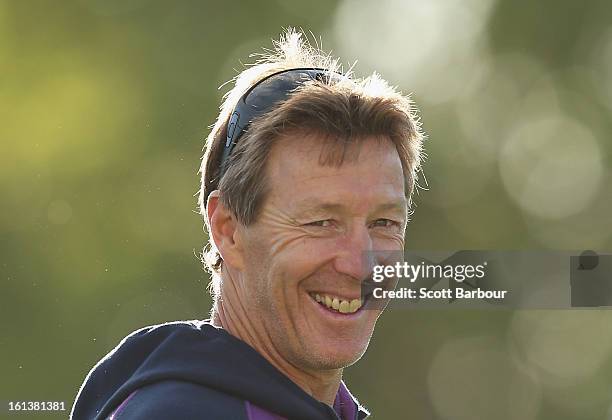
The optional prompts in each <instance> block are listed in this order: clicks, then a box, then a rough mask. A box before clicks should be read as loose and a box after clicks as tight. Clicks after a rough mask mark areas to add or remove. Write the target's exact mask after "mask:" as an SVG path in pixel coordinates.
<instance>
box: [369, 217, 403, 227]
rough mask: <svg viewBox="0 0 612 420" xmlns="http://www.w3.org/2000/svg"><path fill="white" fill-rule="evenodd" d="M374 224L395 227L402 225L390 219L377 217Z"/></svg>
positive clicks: (375, 225)
mask: <svg viewBox="0 0 612 420" xmlns="http://www.w3.org/2000/svg"><path fill="white" fill-rule="evenodd" d="M372 225H373V226H374V227H395V226H400V223H399V222H396V221H395V220H390V219H376V220H375V221H374V223H372Z"/></svg>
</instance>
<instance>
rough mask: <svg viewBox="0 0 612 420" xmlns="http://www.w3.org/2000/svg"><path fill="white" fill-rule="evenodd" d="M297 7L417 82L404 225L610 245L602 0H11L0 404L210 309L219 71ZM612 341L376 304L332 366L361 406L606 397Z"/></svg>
mask: <svg viewBox="0 0 612 420" xmlns="http://www.w3.org/2000/svg"><path fill="white" fill-rule="evenodd" d="M288 26H297V27H303V28H304V30H306V31H312V32H313V33H314V34H315V35H316V36H317V37H318V36H321V38H322V40H323V48H324V49H326V50H332V51H333V53H334V54H335V55H338V56H340V57H341V59H342V60H343V62H344V63H345V64H349V65H350V64H352V63H353V62H354V61H355V60H358V62H357V65H356V67H355V71H356V73H357V75H366V74H368V73H370V72H371V71H373V70H377V71H379V72H380V73H381V74H382V75H383V77H385V78H387V79H389V80H390V81H391V82H392V83H393V84H397V85H398V86H399V87H400V88H401V90H402V91H403V92H405V93H410V92H412V93H413V99H414V100H415V101H416V103H417V104H418V106H419V108H420V110H421V112H422V121H423V125H424V128H425V131H426V132H427V134H428V136H429V138H428V140H427V144H426V149H427V153H428V159H427V161H426V163H425V166H424V169H425V174H426V176H427V181H428V185H429V186H428V190H421V191H420V193H419V195H418V196H417V197H416V204H417V207H416V209H415V210H416V211H415V214H414V216H413V220H412V222H411V224H410V225H409V228H408V236H407V244H408V247H409V248H411V249H414V250H454V249H571V250H576V249H585V248H586V249H596V250H601V251H608V252H609V251H610V249H612V185H611V182H610V181H611V179H612V171H611V167H612V165H611V162H612V158H611V153H610V151H611V149H612V145H611V143H610V141H609V139H610V136H611V134H612V119H611V118H610V111H611V109H612V3H610V2H609V1H604V0H599V1H582V2H575V1H569V0H540V1H537V2H531V1H517V0H461V1H459V0H428V1H419V0H378V1H352V0H341V1H324V0H316V1H294V0H277V1H271V0H265V1H256V2H255V1H253V2H247V1H240V2H213V1H205V0H200V1H186V0H179V1H174V2H170V1H161V0H79V1H52V0H47V1H38V0H22V1H20V0H14V1H10V0H2V1H0V141H1V147H0V203H1V205H0V281H1V286H2V287H1V289H0V325H1V327H2V329H1V332H0V356H1V357H0V359H1V362H0V363H1V370H0V378H1V379H0V400H2V401H4V402H3V404H5V402H6V401H7V400H56V401H65V402H66V406H67V408H68V409H69V408H70V407H71V405H72V401H73V399H74V397H75V395H76V392H77V390H78V387H79V386H80V384H81V382H82V380H83V379H84V376H85V374H86V373H87V372H88V371H89V369H90V368H91V367H92V366H93V364H94V363H95V362H97V361H98V360H99V359H100V358H101V357H102V356H103V355H104V354H106V353H107V352H108V351H109V350H110V349H112V348H113V347H114V346H115V345H116V344H117V343H118V341H119V340H120V339H121V338H122V337H124V336H125V335H126V334H128V333H129V332H131V331H133V330H134V329H136V328H139V327H142V326H145V325H150V324H154V323H159V322H163V321H168V320H176V319H195V318H200V319H202V318H206V317H207V314H208V311H209V308H210V298H209V296H208V294H207V292H206V285H207V284H208V277H207V275H206V273H205V272H204V271H203V269H202V268H201V265H200V263H199V261H198V253H199V252H200V250H201V248H202V246H203V245H204V243H205V241H206V236H205V234H204V232H203V230H202V221H201V219H200V216H199V215H198V214H197V213H196V198H195V197H194V194H195V193H196V192H197V190H198V182H199V178H198V174H197V171H198V167H199V163H200V157H201V150H202V146H203V139H204V138H205V136H206V134H207V132H208V126H209V125H210V124H212V123H213V122H214V119H215V117H216V111H217V108H218V106H219V101H220V98H221V96H222V94H223V93H224V92H226V91H227V89H228V87H227V86H226V87H224V88H222V89H220V90H218V89H217V87H218V86H220V85H221V84H222V83H223V82H224V81H226V80H228V79H230V78H231V77H233V76H234V75H236V73H237V71H238V70H240V69H242V68H243V66H242V64H241V63H248V62H251V61H252V59H249V57H248V56H249V54H250V53H252V52H260V51H261V48H262V47H268V48H269V47H271V39H272V38H278V35H279V34H280V33H281V31H282V28H284V27H288ZM421 183H422V184H423V183H424V182H423V181H422V182H421ZM611 355H612V312H609V311H516V312H511V311H475V310H472V311H465V312H459V311H451V310H448V311H433V310H432V311H389V312H388V313H386V314H385V315H384V316H383V317H382V318H381V321H380V322H379V325H378V327H377V331H376V333H375V336H374V339H373V342H372V344H371V346H370V349H369V351H368V353H366V356H365V357H364V358H363V359H362V360H361V361H360V362H359V363H358V364H357V365H356V366H354V367H352V368H349V369H347V371H346V374H345V379H346V381H347V383H348V384H349V386H350V387H351V389H352V391H353V392H354V393H355V394H356V395H357V396H358V397H359V398H360V399H361V400H362V401H363V403H365V404H366V406H367V407H369V408H370V409H371V410H372V411H373V413H374V417H373V418H375V419H404V418H405V419H453V420H454V419H459V420H464V419H466V420H467V419H501V420H503V419H520V420H532V419H556V420H569V419H581V420H584V419H607V418H612V417H610V416H609V413H610V407H611V405H612V356H611ZM0 413H1V415H6V414H7V412H6V410H5V409H4V408H3V409H2V410H1V411H0ZM65 414H66V416H67V412H66V413H65ZM14 417H15V418H30V417H32V416H30V415H24V414H21V415H15V416H14ZM38 417H40V418H52V417H53V415H51V414H44V415H40V416H38ZM61 417H65V416H61Z"/></svg>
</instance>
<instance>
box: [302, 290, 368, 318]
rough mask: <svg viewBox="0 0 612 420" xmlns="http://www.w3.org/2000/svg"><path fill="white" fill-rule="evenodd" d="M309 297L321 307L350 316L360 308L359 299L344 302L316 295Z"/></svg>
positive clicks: (327, 296) (332, 297)
mask: <svg viewBox="0 0 612 420" xmlns="http://www.w3.org/2000/svg"><path fill="white" fill-rule="evenodd" d="M311 296H312V297H313V299H314V300H316V301H317V302H319V303H320V304H321V305H325V306H327V307H328V308H330V309H334V310H336V311H338V312H340V313H342V314H352V313H353V312H357V310H358V309H359V308H361V299H353V300H344V299H341V298H339V297H337V296H329V295H320V294H318V293H316V294H311Z"/></svg>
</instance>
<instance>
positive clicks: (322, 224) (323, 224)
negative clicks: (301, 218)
mask: <svg viewBox="0 0 612 420" xmlns="http://www.w3.org/2000/svg"><path fill="white" fill-rule="evenodd" d="M332 224H333V221H332V220H330V219H325V220H317V221H315V222H310V223H306V226H316V227H331V226H332Z"/></svg>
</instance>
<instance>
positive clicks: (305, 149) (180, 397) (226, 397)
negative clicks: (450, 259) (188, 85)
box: [72, 31, 422, 420]
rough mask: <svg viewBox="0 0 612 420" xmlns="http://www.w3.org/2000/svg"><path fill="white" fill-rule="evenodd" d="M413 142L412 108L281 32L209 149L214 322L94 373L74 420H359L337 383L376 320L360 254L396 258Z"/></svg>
mask: <svg viewBox="0 0 612 420" xmlns="http://www.w3.org/2000/svg"><path fill="white" fill-rule="evenodd" d="M421 143H422V135H421V132H420V129H419V125H418V123H417V120H416V115H415V112H414V110H413V109H412V105H411V102H410V101H409V99H408V98H406V97H404V96H402V95H401V94H400V93H398V92H396V91H395V90H394V89H393V88H391V87H389V86H388V84H387V83H386V82H384V81H383V80H381V79H380V78H379V77H378V76H377V75H372V76H370V77H368V78H365V79H357V78H354V77H352V75H350V74H346V73H345V74H343V73H342V72H341V71H340V70H339V66H338V65H337V61H334V60H332V59H331V58H330V57H329V56H328V55H325V54H323V53H322V52H320V51H318V50H316V49H314V48H312V47H310V46H309V45H308V44H307V43H306V42H305V41H304V40H303V38H302V37H301V35H300V34H299V33H295V32H292V31H289V32H288V33H287V34H286V36H285V37H283V38H282V39H281V40H280V41H279V42H277V43H276V49H275V51H274V52H273V53H271V54H269V55H266V56H265V57H263V58H262V60H260V62H258V64H256V65H254V66H252V67H250V68H248V69H247V70H245V71H244V72H243V73H242V74H241V75H240V76H239V77H238V78H237V79H236V84H235V87H234V88H233V89H232V90H231V91H230V93H229V94H228V96H227V97H226V99H225V101H224V103H223V105H222V107H221V112H220V115H219V118H218V119H217V122H216V124H215V126H214V127H213V129H212V131H211V133H210V135H209V137H208V141H207V145H206V153H205V155H204V159H203V162H202V171H201V172H202V185H201V190H200V194H199V204H200V208H201V211H202V214H203V216H204V218H205V222H206V227H207V229H208V231H209V237H210V248H209V250H208V251H207V252H206V253H205V254H204V256H203V257H204V258H203V259H204V261H205V263H206V265H207V266H208V268H209V269H210V270H211V273H212V279H213V280H212V293H213V298H214V304H213V308H212V312H211V319H210V320H205V321H191V322H175V323H169V324H164V325H159V326H154V327H148V328H145V329H142V330H139V331H137V332H135V333H134V334H132V335H130V336H129V337H127V338H126V339H125V340H124V341H123V342H122V343H121V344H120V345H119V346H118V347H117V348H116V349H115V350H113V351H112V352H111V353H110V354H109V355H108V356H107V357H106V358H105V359H103V360H102V361H101V362H100V363H98V365H97V366H96V367H94V369H92V371H91V372H90V374H89V376H88V378H87V379H86V381H85V383H84V384H83V386H82V387H81V390H80V392H79V395H78V397H77V401H76V402H75V406H74V408H73V413H72V416H73V418H77V419H81V418H83V419H85V418H87V419H90V418H96V419H102V418H107V417H108V416H110V417H111V418H113V419H158V418H159V419H162V418H181V419H191V418H193V419H200V418H202V419H208V418H211V419H226V418H228V419H229V418H231V419H282V418H287V419H342V420H355V419H362V418H365V417H366V416H367V415H368V412H367V411H366V410H365V408H363V407H362V406H361V405H360V404H359V403H358V402H357V400H356V399H355V398H354V397H353V396H352V395H351V394H350V393H349V392H348V389H347V388H346V386H345V384H344V383H343V382H342V371H343V369H344V368H345V367H347V366H350V365H352V364H353V363H355V362H356V361H357V360H359V358H360V357H361V356H362V355H363V354H364V352H365V351H366V348H367V346H368V343H369V341H370V338H371V336H372V333H373V330H374V326H375V323H376V320H377V318H378V317H379V315H380V312H381V311H380V309H378V310H377V309H375V308H368V307H367V303H368V301H367V299H368V295H365V296H363V295H362V285H363V284H364V282H366V281H368V280H369V279H371V276H372V269H373V264H371V263H369V261H371V258H364V255H367V254H368V252H372V251H377V250H385V251H390V250H391V251H393V250H395V251H401V250H403V247H404V231H405V228H406V223H407V219H408V210H409V208H410V198H411V195H412V192H413V189H414V186H415V182H416V173H417V171H418V168H419V161H420V154H421Z"/></svg>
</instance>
